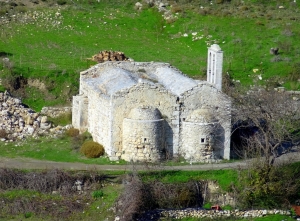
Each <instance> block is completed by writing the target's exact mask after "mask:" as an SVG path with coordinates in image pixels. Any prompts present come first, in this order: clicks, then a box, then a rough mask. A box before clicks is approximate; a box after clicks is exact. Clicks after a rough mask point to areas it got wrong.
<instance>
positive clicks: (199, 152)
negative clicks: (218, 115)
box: [180, 122, 220, 162]
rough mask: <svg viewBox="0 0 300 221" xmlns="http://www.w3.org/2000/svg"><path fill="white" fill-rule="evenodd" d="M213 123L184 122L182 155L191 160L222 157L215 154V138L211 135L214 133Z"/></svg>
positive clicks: (200, 160)
mask: <svg viewBox="0 0 300 221" xmlns="http://www.w3.org/2000/svg"><path fill="white" fill-rule="evenodd" d="M214 128H215V127H214V125H213V124H204V123H191V122H183V124H182V147H181V151H180V152H181V155H182V156H184V158H185V159H186V160H189V161H191V162H212V161H214V160H215V159H214V157H215V158H220V156H216V155H215V154H213V150H214V148H215V147H214V146H215V145H214V143H215V142H214V140H213V137H210V140H209V142H208V141H207V138H208V137H209V135H210V134H212V133H214Z"/></svg>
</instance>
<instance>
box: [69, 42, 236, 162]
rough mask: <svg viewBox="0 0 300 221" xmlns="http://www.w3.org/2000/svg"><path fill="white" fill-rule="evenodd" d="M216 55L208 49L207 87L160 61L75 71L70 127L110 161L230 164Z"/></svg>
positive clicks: (224, 103) (227, 110)
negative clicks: (76, 92)
mask: <svg viewBox="0 0 300 221" xmlns="http://www.w3.org/2000/svg"><path fill="white" fill-rule="evenodd" d="M222 62H223V52H222V51H221V49H220V47H219V46H218V45H212V46H211V47H210V48H209V49H208V67H207V69H208V70H207V81H197V80H193V79H191V78H188V77H186V76H185V75H183V74H182V73H181V72H180V71H179V70H177V69H176V68H174V67H172V66H170V64H167V63H158V62H126V61H122V62H105V63H101V64H97V65H95V66H93V67H91V68H89V69H88V70H86V71H83V72H81V73H80V91H79V95H77V96H74V98H73V120H72V121H73V126H74V127H75V128H78V129H80V131H85V130H88V131H89V132H90V133H91V134H92V136H93V139H94V141H96V142H98V143H100V144H102V145H103V146H104V147H105V151H106V153H107V155H108V156H109V157H110V159H111V160H118V159H124V160H126V161H131V160H133V161H158V160H162V159H171V158H173V157H176V156H182V157H184V158H185V159H186V160H188V161H191V162H210V161H214V160H217V159H229V156H230V132H231V131H230V125H231V122H230V121H231V115H230V109H231V101H230V98H229V97H228V96H226V95H225V94H224V93H223V92H222V91H221V87H222Z"/></svg>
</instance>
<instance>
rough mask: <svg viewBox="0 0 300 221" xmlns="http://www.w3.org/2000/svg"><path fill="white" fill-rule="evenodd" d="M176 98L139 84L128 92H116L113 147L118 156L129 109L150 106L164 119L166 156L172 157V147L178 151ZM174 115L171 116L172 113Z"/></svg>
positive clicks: (148, 85)
mask: <svg viewBox="0 0 300 221" xmlns="http://www.w3.org/2000/svg"><path fill="white" fill-rule="evenodd" d="M176 99H177V97H176V96H175V95H173V94H171V93H169V92H168V91H167V90H166V89H164V88H162V87H160V86H159V85H150V84H146V83H139V84H137V85H135V86H133V87H132V88H130V89H129V90H128V89H127V90H123V91H120V92H118V93H117V94H116V95H115V96H114V97H113V99H112V100H113V128H112V131H113V145H114V147H115V148H116V149H115V151H116V153H118V155H120V154H122V151H123V150H122V147H123V144H122V134H123V119H124V117H125V118H126V117H127V116H128V114H129V112H130V110H131V109H133V108H135V107H137V106H139V105H144V106H151V107H155V108H157V109H158V110H159V111H160V112H161V114H162V116H163V118H164V119H165V129H164V130H165V142H166V149H167V152H168V151H169V153H168V154H170V155H173V154H177V152H174V153H173V152H172V151H173V150H172V147H173V148H174V149H175V150H176V149H178V147H177V146H178V134H176V133H175V130H176V127H177V125H178V124H177V122H179V118H178V117H179V115H178V114H177V113H176V111H178V110H177V109H178V105H177V104H176ZM174 112H175V113H176V114H173V113H174Z"/></svg>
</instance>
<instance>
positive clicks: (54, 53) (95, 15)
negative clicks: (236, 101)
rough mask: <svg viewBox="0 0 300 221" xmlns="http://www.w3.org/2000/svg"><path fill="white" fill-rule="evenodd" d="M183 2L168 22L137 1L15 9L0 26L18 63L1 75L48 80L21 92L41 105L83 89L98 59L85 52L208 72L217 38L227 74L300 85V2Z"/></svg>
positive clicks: (1, 48)
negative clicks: (83, 76) (82, 75)
mask: <svg viewBox="0 0 300 221" xmlns="http://www.w3.org/2000/svg"><path fill="white" fill-rule="evenodd" d="M180 2H182V3H184V1H179V2H178V4H177V5H175V6H176V7H177V9H176V10H175V9H174V8H175V6H173V9H171V10H173V14H174V15H176V16H177V17H178V19H177V20H176V21H174V22H167V21H165V20H164V19H163V17H162V15H161V13H159V12H158V11H157V10H156V9H155V8H147V7H146V8H145V9H143V10H142V11H136V10H135V9H134V7H133V5H134V1H117V0H115V1H107V0H105V1H99V2H96V1H79V3H78V2H77V3H76V4H75V3H74V2H73V3H72V4H71V3H70V4H66V5H63V6H52V7H49V8H46V9H42V8H36V9H28V10H27V11H25V12H22V13H19V14H16V13H15V14H14V13H11V15H10V18H11V21H10V22H9V23H8V24H1V26H0V28H1V29H0V38H1V41H0V52H1V54H2V55H5V54H8V55H9V56H8V57H9V58H10V60H11V61H12V66H13V67H12V68H11V69H9V70H8V69H7V68H4V70H3V71H2V74H0V76H1V75H2V76H4V75H14V76H23V77H25V78H37V79H39V80H41V81H42V82H44V84H45V89H44V90H40V89H38V88H36V87H26V90H25V93H23V95H22V96H23V97H24V102H25V103H26V104H28V105H29V106H31V107H32V108H34V109H35V110H40V109H41V107H42V106H44V105H63V104H66V103H69V102H70V99H71V95H74V94H76V93H77V92H78V81H79V72H80V71H81V70H84V69H86V68H88V67H89V66H90V65H92V64H93V63H92V62H90V61H89V60H87V58H90V57H91V56H92V55H94V54H96V53H97V52H99V51H100V50H120V51H123V52H125V54H126V55H127V56H129V57H131V58H133V59H134V60H135V61H160V62H168V63H170V64H172V65H173V66H175V67H177V68H178V69H180V70H181V71H183V72H184V73H185V74H187V75H189V76H191V77H197V78H200V79H204V78H205V73H206V53H207V47H208V46H209V45H210V44H213V43H218V44H219V45H220V46H221V48H222V49H223V51H224V73H228V74H230V77H231V79H233V80H235V81H240V82H241V84H243V85H247V86H249V85H254V84H255V85H257V84H262V85H267V86H271V87H272V86H285V87H287V88H288V89H294V90H296V89H300V83H299V81H297V80H298V78H299V70H300V65H299V64H300V56H299V54H300V42H299V41H298V38H299V34H300V27H299V25H297V24H298V19H299V13H298V11H299V5H298V4H299V3H296V5H290V4H289V3H288V2H287V1H280V4H283V5H284V7H285V8H284V9H279V8H278V4H279V2H277V3H276V1H270V2H269V3H268V4H267V3H266V4H258V3H257V2H259V1H257V2H254V1H244V2H245V3H244V5H241V4H238V1H232V2H231V3H230V4H229V3H226V4H225V3H224V4H212V5H210V4H209V3H207V1H198V2H197V1H190V3H189V4H180ZM201 7H203V8H204V9H205V10H206V12H205V13H204V12H203V10H204V9H203V10H202V11H201ZM12 14H14V16H13V15H12ZM184 34H185V35H184ZM185 36H186V37H185ZM271 47H279V55H278V56H274V55H271V54H270V53H269V50H270V48H271ZM253 69H258V71H256V72H255V73H254V72H253ZM259 77H261V78H262V80H259Z"/></svg>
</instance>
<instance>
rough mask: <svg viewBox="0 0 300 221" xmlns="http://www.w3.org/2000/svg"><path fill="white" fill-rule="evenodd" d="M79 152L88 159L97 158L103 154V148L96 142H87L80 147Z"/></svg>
mask: <svg viewBox="0 0 300 221" xmlns="http://www.w3.org/2000/svg"><path fill="white" fill-rule="evenodd" d="M80 152H81V153H82V154H84V155H85V156H86V157H88V158H97V157H100V156H102V155H103V154H104V148H103V146H102V145H101V144H98V143H97V142H94V141H87V142H85V143H84V144H83V145H82V146H81V148H80Z"/></svg>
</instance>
